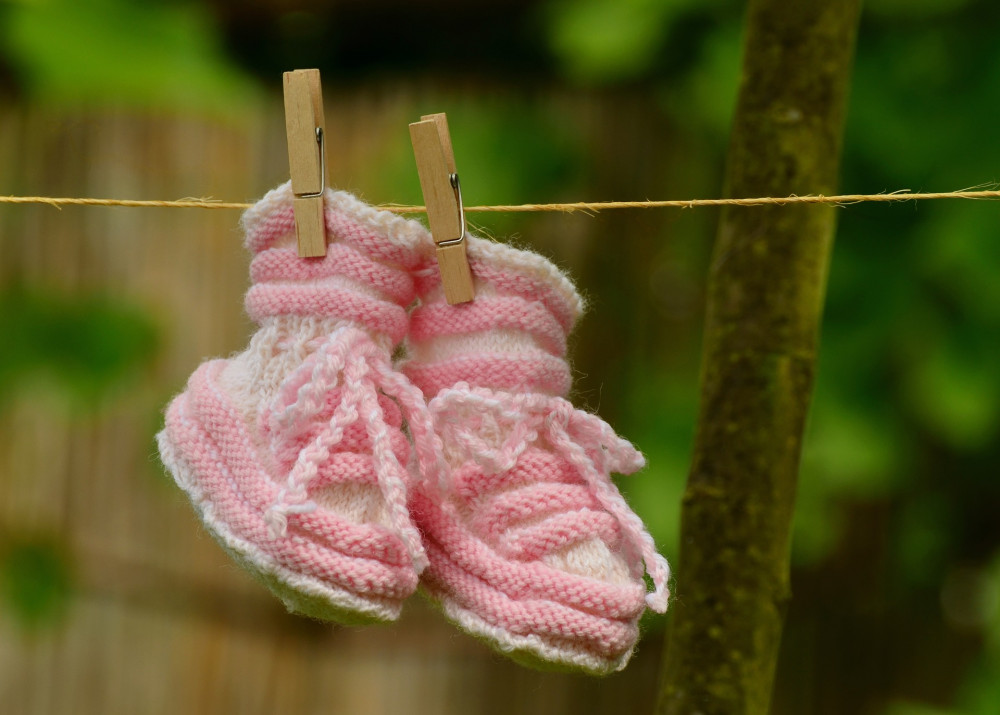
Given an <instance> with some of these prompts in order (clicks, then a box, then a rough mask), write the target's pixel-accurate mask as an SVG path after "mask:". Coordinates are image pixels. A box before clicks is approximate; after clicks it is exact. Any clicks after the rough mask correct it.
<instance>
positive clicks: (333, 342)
mask: <svg viewBox="0 0 1000 715" xmlns="http://www.w3.org/2000/svg"><path fill="white" fill-rule="evenodd" d="M341 375H342V376H343V379H342V380H340V379H339V377H340V376H341ZM338 385H340V387H341V397H340V402H339V403H338V404H337V406H336V407H335V409H334V410H333V414H332V415H331V417H330V419H329V421H328V422H327V423H326V424H325V425H324V426H323V427H322V429H320V431H319V433H318V434H317V435H316V436H315V437H314V438H313V439H312V440H311V441H310V442H309V443H308V444H307V445H306V446H305V447H304V448H303V449H302V450H301V451H300V452H299V454H298V457H297V458H296V461H295V464H294V466H293V467H292V469H291V470H290V471H289V473H288V477H287V479H286V481H285V484H284V486H282V488H281V489H280V491H279V492H278V495H277V498H276V499H275V501H274V503H273V504H272V505H271V506H270V507H269V508H268V510H267V512H266V513H265V517H264V518H265V521H266V522H267V524H268V529H269V531H270V535H271V537H272V538H274V539H277V538H281V537H283V536H284V535H285V533H286V532H287V529H288V517H289V515H291V514H308V513H311V512H314V511H316V509H317V508H318V505H317V504H316V502H315V501H313V500H312V499H310V498H309V485H310V482H312V481H313V480H314V479H315V478H316V476H317V474H318V473H319V468H320V466H321V465H322V464H324V463H325V462H326V461H327V459H328V458H329V456H330V452H331V451H332V450H333V449H334V448H335V447H336V446H337V445H338V444H339V443H340V442H341V441H342V440H343V438H344V433H345V430H346V429H347V428H348V427H349V426H350V425H352V424H354V423H355V422H356V421H357V420H359V419H360V420H362V422H363V424H364V425H365V429H366V432H367V434H368V438H369V440H370V442H371V448H372V461H373V466H374V469H375V474H376V478H377V482H378V486H379V489H380V491H381V493H382V495H383V497H384V498H385V501H386V504H387V505H388V508H389V518H390V521H391V523H392V526H393V527H394V528H395V529H396V531H397V532H398V534H399V535H400V537H401V538H402V540H403V542H404V543H405V545H406V548H407V551H408V552H409V554H410V557H411V559H412V560H413V564H414V566H415V567H416V569H417V571H418V572H420V571H422V570H423V569H424V568H425V567H426V566H427V556H426V554H425V553H424V549H423V546H422V545H421V541H420V533H419V532H418V531H417V529H416V527H414V526H413V523H412V521H411V520H410V517H409V512H408V510H407V506H406V491H407V487H406V482H407V470H406V467H405V466H404V465H402V464H400V462H399V459H397V457H396V454H395V452H394V451H393V449H392V443H391V439H390V434H391V431H392V430H395V429H398V427H392V426H390V425H389V424H387V423H386V421H385V416H384V414H383V412H382V407H381V406H380V405H379V402H378V394H379V391H381V392H383V393H384V394H386V395H388V396H390V397H393V398H395V400H396V402H397V404H398V405H399V407H400V410H401V412H402V414H403V416H404V417H405V419H406V421H407V424H408V425H409V427H410V431H411V433H412V434H413V436H414V441H415V442H417V444H418V445H419V446H420V447H418V449H417V458H418V460H419V463H420V467H421V470H422V471H423V473H424V474H431V475H439V474H440V473H441V472H440V469H441V460H440V456H439V455H440V451H439V450H436V449H435V446H436V445H437V444H440V442H439V441H436V438H435V436H434V434H433V428H432V425H431V420H430V415H429V413H428V412H427V408H426V406H425V405H424V401H423V395H422V394H421V392H420V390H418V389H417V388H416V387H415V386H414V385H412V384H411V383H410V382H409V380H407V379H406V378H405V377H403V376H402V375H400V374H399V373H397V372H395V371H394V370H393V369H392V367H391V364H390V358H389V355H388V352H387V351H386V350H385V348H383V347H380V346H379V345H377V344H376V343H375V342H374V341H373V340H372V339H371V337H370V336H369V335H368V334H367V333H366V332H364V331H363V330H360V329H358V328H355V327H353V326H343V327H340V328H338V329H336V330H334V331H333V332H332V333H331V334H330V335H329V337H328V338H327V339H326V340H325V341H324V343H323V344H322V346H321V347H320V348H319V349H318V350H317V351H316V353H315V354H314V356H313V357H312V358H310V359H308V360H306V361H305V362H304V363H303V364H302V365H301V366H300V367H299V368H298V369H297V370H295V371H293V372H292V374H291V375H289V377H288V378H287V379H286V381H285V383H284V385H283V386H282V388H281V392H279V397H278V399H279V401H280V404H288V403H289V402H290V403H291V404H288V406H287V407H286V408H284V409H283V410H281V411H277V412H275V413H274V414H272V415H271V429H272V435H273V436H274V439H276V440H279V439H280V440H294V439H295V438H296V436H299V435H301V434H303V433H305V432H307V431H308V430H309V429H310V427H311V426H312V425H313V423H314V422H315V418H316V416H317V415H318V414H319V413H320V412H321V411H322V410H323V408H324V406H325V405H326V396H327V394H328V392H329V391H330V390H331V389H333V388H335V387H337V386H338ZM293 395H294V401H293V400H292V399H291V398H292V397H293ZM283 398H284V399H283Z"/></svg>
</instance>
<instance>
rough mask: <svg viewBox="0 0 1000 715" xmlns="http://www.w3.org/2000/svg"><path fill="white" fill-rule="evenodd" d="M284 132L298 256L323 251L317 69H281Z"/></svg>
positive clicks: (323, 184) (322, 150)
mask: <svg viewBox="0 0 1000 715" xmlns="http://www.w3.org/2000/svg"><path fill="white" fill-rule="evenodd" d="M284 87H285V134H286V135H287V136H288V170H289V173H290V174H291V176H292V193H294V194H295V198H294V199H293V205H294V209H295V235H296V238H297V240H298V246H299V256H301V257H303V258H308V257H311V256H325V255H326V223H325V221H324V219H323V192H324V191H325V190H326V141H325V139H324V136H323V134H324V132H325V131H326V127H325V121H324V118H323V91H322V88H321V86H320V81H319V70H295V71H294V72H285V74H284Z"/></svg>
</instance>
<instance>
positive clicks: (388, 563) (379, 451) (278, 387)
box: [158, 184, 434, 622]
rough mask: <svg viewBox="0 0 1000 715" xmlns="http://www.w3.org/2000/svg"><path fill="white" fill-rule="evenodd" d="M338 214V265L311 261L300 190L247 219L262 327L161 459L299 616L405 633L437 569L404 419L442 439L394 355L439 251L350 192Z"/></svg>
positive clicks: (203, 382)
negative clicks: (298, 207) (418, 279)
mask: <svg viewBox="0 0 1000 715" xmlns="http://www.w3.org/2000/svg"><path fill="white" fill-rule="evenodd" d="M325 201H326V211H325V215H326V227H327V234H328V241H329V243H330V245H329V246H328V251H327V255H326V256H325V257H324V258H308V259H303V258H299V257H298V255H297V252H296V247H295V225H294V218H293V214H292V193H291V189H290V187H289V186H288V185H287V184H286V185H284V186H282V187H280V188H278V189H275V190H274V191H272V192H271V193H269V194H268V195H267V196H265V197H264V198H263V199H262V200H261V201H260V202H259V203H258V204H257V205H255V206H254V207H253V208H251V209H250V210H249V211H247V213H246V214H245V216H244V217H243V226H244V228H245V230H246V243H247V247H248V248H249V249H250V251H251V252H252V253H253V254H254V259H253V263H252V265H251V276H252V279H253V287H251V289H250V291H249V292H248V293H247V296H246V308H247V312H248V313H249V315H250V317H251V318H253V320H255V321H256V322H257V323H258V324H259V325H260V329H259V330H258V331H257V333H256V334H255V335H254V336H253V338H252V340H251V341H250V345H249V347H248V348H247V349H246V350H245V351H244V352H242V353H240V354H239V355H236V356H235V357H233V358H231V359H228V360H212V361H209V362H206V363H204V364H203V365H201V366H200V367H199V368H198V369H197V370H196V371H195V373H194V374H193V375H192V377H191V379H190V381H189V382H188V385H187V389H186V390H185V391H184V392H183V393H182V394H181V395H179V396H178V397H177V398H176V399H175V400H174V401H173V402H172V403H171V405H170V406H169V408H168V409H167V415H166V426H165V427H164V429H163V431H162V432H161V433H160V434H159V435H158V441H159V446H160V454H161V456H162V459H163V462H164V464H166V466H167V467H168V468H169V470H170V472H171V473H172V474H173V476H174V478H175V480H176V481H177V483H178V484H179V485H180V486H181V487H182V488H183V489H184V490H185V491H186V492H187V493H188V495H189V496H190V498H191V500H192V501H193V502H194V505H195V507H196V509H197V511H198V513H199V516H200V517H201V518H202V520H203V521H204V523H205V525H206V526H207V527H208V529H209V531H210V532H211V533H212V534H213V536H215V537H216V538H217V539H218V541H219V542H220V543H221V544H222V545H223V547H224V548H225V549H226V550H227V551H228V552H229V553H230V554H231V555H232V556H233V557H234V558H235V559H236V560H237V561H239V562H240V563H241V564H242V565H244V566H245V567H247V568H248V569H250V570H251V571H252V572H254V573H255V574H256V575H258V576H259V577H260V578H261V579H262V580H263V581H264V582H265V583H266V584H267V585H268V586H269V587H270V588H271V589H272V590H273V591H274V592H275V593H276V594H277V595H278V596H279V597H280V598H281V599H282V600H283V601H284V603H285V604H286V606H287V607H288V608H289V609H290V610H292V611H296V612H300V613H303V614H306V615H310V616H314V617H317V618H322V619H324V620H336V621H341V622H365V621H372V620H376V621H377V620H391V619H394V618H396V617H397V616H398V615H399V611H400V608H401V604H402V601H403V599H405V598H406V597H407V596H409V595H410V594H412V593H413V591H414V590H415V589H416V586H417V580H418V572H419V571H420V570H422V569H423V567H424V566H425V565H426V556H425V554H424V551H423V548H422V547H421V544H420V535H419V533H418V532H417V530H416V528H415V527H414V525H413V524H412V523H411V521H410V518H409V515H408V511H407V506H406V499H407V489H408V482H409V476H408V472H407V464H408V463H409V462H410V456H411V447H410V444H409V442H408V440H407V438H406V436H405V435H404V434H403V432H402V431H401V424H402V417H403V414H405V416H406V419H407V422H408V423H409V426H410V429H411V430H412V432H413V434H414V435H415V436H419V435H423V436H424V438H423V440H422V444H423V443H428V439H430V437H428V435H429V432H430V429H431V426H430V422H429V417H428V416H427V414H426V407H425V406H424V404H423V400H422V397H421V395H420V393H419V391H418V390H416V389H415V388H414V387H413V386H412V385H411V384H410V383H409V382H408V381H407V380H406V379H405V378H403V377H402V376H401V375H399V374H398V373H396V372H395V371H394V370H393V369H392V366H391V362H390V356H391V353H392V350H393V348H394V347H395V346H396V345H398V344H399V342H400V341H401V340H402V339H403V336H404V335H405V333H406V331H407V327H408V318H407V314H406V306H408V305H409V304H410V303H411V302H412V300H413V298H414V286H413V280H412V278H410V276H409V274H408V272H407V269H409V268H411V267H412V266H413V265H414V264H416V262H417V261H418V260H419V259H418V253H417V250H416V249H417V247H418V245H421V244H426V242H427V240H428V239H427V234H426V231H425V230H424V229H423V228H422V227H421V226H420V225H419V224H418V223H416V222H413V221H405V220H403V219H400V218H397V217H395V216H393V215H391V214H388V213H386V212H380V211H376V210H374V209H372V208H371V207H368V206H366V205H365V204H363V203H361V202H360V201H358V200H357V199H355V198H353V197H352V196H350V195H349V194H345V193H341V192H332V191H328V192H327V194H326V197H325ZM390 398H393V399H390ZM401 408H402V413H403V414H401ZM433 469H434V467H433V466H432V465H427V466H426V469H425V473H426V472H427V471H433Z"/></svg>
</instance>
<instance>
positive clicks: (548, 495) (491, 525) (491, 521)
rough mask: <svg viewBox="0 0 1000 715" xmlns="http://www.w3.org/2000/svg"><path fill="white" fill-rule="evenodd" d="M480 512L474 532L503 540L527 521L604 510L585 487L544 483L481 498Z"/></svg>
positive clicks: (471, 524)
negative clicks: (514, 526)
mask: <svg viewBox="0 0 1000 715" xmlns="http://www.w3.org/2000/svg"><path fill="white" fill-rule="evenodd" d="M478 501H479V508H478V510H477V511H476V513H475V516H474V517H473V519H472V521H471V522H470V524H469V526H470V528H471V529H472V530H473V531H475V532H477V533H482V534H483V535H487V534H490V535H495V536H498V537H499V536H502V535H503V533H504V532H505V531H506V530H507V529H509V528H510V527H511V526H512V525H514V524H517V523H518V522H520V521H523V520H525V519H528V518H531V519H540V518H541V517H544V516H546V515H548V514H555V513H558V512H563V511H572V510H574V509H587V508H595V509H597V508H600V502H598V501H597V498H596V497H595V496H594V495H593V494H591V493H590V490H589V489H588V488H587V487H586V485H583V484H552V483H547V482H542V483H539V484H532V485H529V486H526V487H521V488H520V489H513V490H510V491H502V492H499V493H497V494H493V495H490V496H485V497H480V499H479V500H478Z"/></svg>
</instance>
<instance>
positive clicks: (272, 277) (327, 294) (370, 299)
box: [243, 184, 431, 349]
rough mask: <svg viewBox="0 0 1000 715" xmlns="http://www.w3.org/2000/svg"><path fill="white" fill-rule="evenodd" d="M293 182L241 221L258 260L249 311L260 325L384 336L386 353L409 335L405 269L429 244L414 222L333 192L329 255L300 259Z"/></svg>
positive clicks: (411, 291)
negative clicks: (338, 324) (326, 322)
mask: <svg viewBox="0 0 1000 715" xmlns="http://www.w3.org/2000/svg"><path fill="white" fill-rule="evenodd" d="M292 199H293V197H292V192H291V188H290V186H289V185H288V184H285V185H282V186H281V187H279V188H277V189H275V190H273V191H271V192H270V193H268V194H267V195H266V196H265V197H264V198H263V199H262V200H261V201H260V202H259V203H258V204H256V205H255V206H254V207H253V208H251V209H250V210H248V211H247V212H246V214H245V215H244V217H243V225H244V228H245V230H246V245H247V247H248V248H249V249H250V250H251V251H252V252H253V253H254V254H255V256H254V260H253V263H252V264H251V269H250V274H251V278H252V279H253V282H254V285H253V287H251V289H250V290H249V292H248V293H247V296H246V309H247V313H248V314H249V315H250V317H251V318H252V319H253V320H255V321H256V322H258V323H263V322H264V321H265V320H266V319H268V318H271V317H278V316H289V315H291V316H303V315H310V316H317V317H321V318H340V319H342V320H343V321H345V322H347V323H352V324H355V325H357V326H359V327H363V328H365V329H366V330H368V331H370V332H371V333H372V334H373V335H374V336H376V337H379V336H384V337H385V338H386V339H387V343H388V345H387V347H388V348H390V349H391V348H392V347H393V346H395V345H397V344H398V343H399V342H400V341H401V340H402V339H403V337H404V336H405V335H406V331H407V328H408V318H407V315H406V307H407V306H408V305H409V304H410V303H412V302H413V300H414V298H415V296H416V293H415V286H414V283H413V279H412V278H411V277H410V275H409V273H408V270H409V269H410V268H412V267H414V266H416V265H418V264H419V263H420V262H421V260H422V258H423V256H424V255H425V254H426V253H427V251H428V249H429V247H430V245H431V241H430V237H429V235H428V234H427V231H426V230H425V229H424V228H423V227H422V226H421V225H420V224H419V223H417V222H415V221H409V220H406V219H402V218H400V217H398V216H394V215H392V214H390V213H388V212H385V211H378V210H376V209H373V208H372V207H370V206H367V205H366V204H363V203H362V202H360V201H358V200H357V199H356V198H354V197H353V196H351V195H350V194H347V193H345V192H341V191H330V190H328V191H327V192H326V195H325V210H324V218H325V223H326V230H327V240H328V242H329V245H328V248H327V254H326V256H324V257H322V258H299V256H298V254H297V251H296V245H295V217H294V212H293V208H292Z"/></svg>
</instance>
